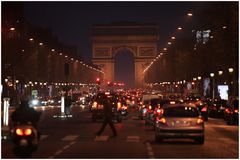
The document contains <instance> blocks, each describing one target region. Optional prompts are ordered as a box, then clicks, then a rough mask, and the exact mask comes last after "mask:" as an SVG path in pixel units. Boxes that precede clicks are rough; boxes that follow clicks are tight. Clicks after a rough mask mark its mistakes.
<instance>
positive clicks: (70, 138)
mask: <svg viewBox="0 0 240 160" xmlns="http://www.w3.org/2000/svg"><path fill="white" fill-rule="evenodd" d="M77 137H78V135H68V136H66V137H64V138H63V139H62V141H73V140H75V139H76V138H77Z"/></svg>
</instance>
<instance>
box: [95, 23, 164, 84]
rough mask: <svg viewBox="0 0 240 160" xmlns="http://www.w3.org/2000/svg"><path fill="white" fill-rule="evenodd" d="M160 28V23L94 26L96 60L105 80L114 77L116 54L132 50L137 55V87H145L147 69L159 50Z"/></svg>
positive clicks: (135, 62) (135, 57)
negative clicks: (145, 70)
mask: <svg viewBox="0 0 240 160" xmlns="http://www.w3.org/2000/svg"><path fill="white" fill-rule="evenodd" d="M158 31H159V28H158V26H157V25H156V24H139V23H113V24H107V25H94V26H92V39H91V40H92V62H93V64H95V65H98V66H99V68H101V69H102V70H103V71H104V73H105V74H104V77H103V79H104V81H105V82H106V81H112V82H113V81H114V64H115V60H114V58H115V55H116V54H117V53H118V52H121V51H122V50H128V51H129V52H131V53H132V54H133V56H134V65H135V87H143V86H144V76H143V70H144V69H145V68H146V66H147V65H148V64H149V63H150V62H151V61H152V60H153V59H154V58H155V57H156V54H157V41H158V40H159V33H158Z"/></svg>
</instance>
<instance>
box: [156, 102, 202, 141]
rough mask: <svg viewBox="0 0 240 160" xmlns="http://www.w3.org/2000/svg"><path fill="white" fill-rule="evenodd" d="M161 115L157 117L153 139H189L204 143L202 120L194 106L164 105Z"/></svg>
mask: <svg viewBox="0 0 240 160" xmlns="http://www.w3.org/2000/svg"><path fill="white" fill-rule="evenodd" d="M162 109H163V114H161V115H160V116H158V117H157V120H156V122H157V123H156V129H155V138H156V141H157V142H161V141H162V140H163V139H166V138H191V139H194V140H195V141H196V142H197V143H200V144H203V143H204V120H203V119H202V117H201V114H200V112H199V110H198V109H197V107H196V106H195V105H194V104H166V105H164V106H163V107H162Z"/></svg>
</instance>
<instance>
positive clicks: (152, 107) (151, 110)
mask: <svg viewBox="0 0 240 160" xmlns="http://www.w3.org/2000/svg"><path fill="white" fill-rule="evenodd" d="M160 101H161V99H160V98H153V99H151V100H149V102H148V104H146V109H147V112H146V118H145V124H146V125H148V124H150V125H153V124H154V121H155V118H156V115H157V113H158V112H157V109H160V107H161V106H160Z"/></svg>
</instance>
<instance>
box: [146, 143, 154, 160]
mask: <svg viewBox="0 0 240 160" xmlns="http://www.w3.org/2000/svg"><path fill="white" fill-rule="evenodd" d="M146 146H147V151H148V157H149V158H155V157H154V153H153V150H152V147H151V145H150V143H149V142H147V143H146Z"/></svg>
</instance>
